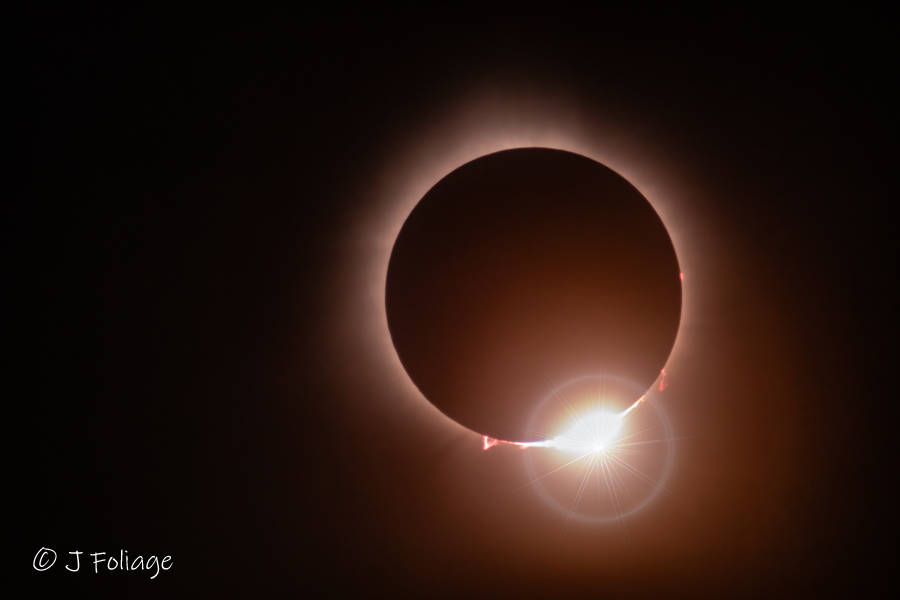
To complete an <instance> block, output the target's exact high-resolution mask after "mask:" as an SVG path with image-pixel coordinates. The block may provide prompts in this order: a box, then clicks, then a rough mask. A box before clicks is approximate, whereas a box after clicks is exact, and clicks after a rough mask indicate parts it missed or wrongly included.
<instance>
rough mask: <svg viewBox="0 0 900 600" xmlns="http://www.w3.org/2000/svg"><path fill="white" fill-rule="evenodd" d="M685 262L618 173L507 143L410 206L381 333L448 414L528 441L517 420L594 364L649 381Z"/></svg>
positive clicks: (675, 318)
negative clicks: (556, 387)
mask: <svg viewBox="0 0 900 600" xmlns="http://www.w3.org/2000/svg"><path fill="white" fill-rule="evenodd" d="M679 271H680V269H679V266H678V259H677V257H676V256H675V249H674V248H673V246H672V241H671V239H670V238H669V234H668V232H667V231H666V229H665V227H664V226H663V223H662V221H661V220H660V218H659V216H658V215H657V214H656V212H655V211H654V210H653V207H651V206H650V204H649V203H648V202H647V200H646V199H645V198H644V197H643V196H642V195H641V194H640V192H638V191H637V190H636V189H635V188H634V186H632V185H631V184H630V183H628V182H627V181H626V180H625V179H624V178H622V177H621V176H620V175H618V174H617V173H615V172H614V171H612V170H610V169H608V168H607V167H605V166H603V165H601V164H599V163H597V162H595V161H593V160H591V159H589V158H585V157H584V156H580V155H577V154H572V153H570V152H563V151H560V150H548V149H543V148H522V149H517V150H507V151H503V152H498V153H496V154H491V155H488V156H484V157H482V158H479V159H476V160H474V161H472V162H469V163H467V164H465V165H463V166H462V167H460V168H458V169H457V170H455V171H453V172H452V173H450V174H449V175H447V176H446V177H444V178H443V179H442V180H441V181H439V182H438V183H437V184H436V185H435V186H434V187H433V188H432V189H431V190H430V191H429V192H428V193H427V194H426V195H425V197H424V198H423V199H422V201H421V202H419V204H418V205H417V206H416V207H415V209H414V210H413V211H412V213H411V214H410V215H409V218H408V219H407V220H406V223H405V224H404V225H403V228H402V230H401V231H400V235H399V236H398V238H397V241H396V243H395V244H394V249H393V252H392V254H391V260H390V264H389V267H388V276H387V290H386V308H387V317H388V326H389V327H390V331H391V337H392V339H393V342H394V347H395V348H396V349H397V353H398V354H399V356H400V360H401V361H402V363H403V366H404V368H405V369H406V372H407V373H408V374H409V376H410V377H411V378H412V380H413V382H414V383H415V384H416V386H417V387H418V388H419V390H421V392H422V393H423V394H424V395H425V397H426V398H428V400H429V401H431V402H432V403H433V404H434V405H435V406H436V407H437V408H438V409H440V410H441V411H442V412H443V413H444V414H445V415H447V416H448V417H450V418H451V419H453V420H455V421H456V422H458V423H460V424H462V425H464V426H466V427H468V428H470V429H472V430H473V431H476V432H478V433H481V434H485V435H490V436H493V437H498V438H502V439H507V440H528V439H534V436H533V435H531V434H529V433H528V432H525V431H524V430H523V428H525V427H526V426H527V423H528V420H529V418H530V417H531V415H532V413H533V411H534V409H535V407H536V406H537V404H538V403H540V401H541V400H542V399H543V398H545V397H546V395H547V393H548V392H549V390H550V387H549V385H550V384H556V385H562V384H564V383H565V382H567V381H570V380H572V379H574V378H577V377H583V376H585V375H589V374H596V373H600V372H603V373H608V374H610V375H615V376H618V377H624V378H627V379H629V380H631V381H633V382H635V383H636V384H638V385H639V386H640V387H641V389H648V388H649V387H650V386H651V385H652V384H653V382H654V380H655V379H656V377H657V376H658V375H659V372H660V369H662V368H663V367H664V366H665V363H666V360H667V359H668V356H669V353H670V352H671V350H672V346H673V344H674V342H675V336H676V334H677V332H678V324H679V320H680V316H681V281H680V277H679ZM639 396H640V393H638V392H633V397H632V396H629V397H627V398H625V397H623V398H619V399H617V400H618V401H620V402H621V403H622V404H623V408H624V404H626V403H629V402H632V401H634V400H635V399H637V397H639ZM576 400H577V399H576Z"/></svg>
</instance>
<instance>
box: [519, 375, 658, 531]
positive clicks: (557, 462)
mask: <svg viewBox="0 0 900 600" xmlns="http://www.w3.org/2000/svg"><path fill="white" fill-rule="evenodd" d="M591 379H597V380H603V379H606V380H611V381H616V382H619V383H622V384H624V385H626V386H628V387H631V388H632V389H634V390H635V391H636V392H640V391H642V390H641V388H640V386H638V385H635V384H634V383H632V382H630V381H628V380H626V379H623V378H621V377H614V376H610V375H603V376H586V377H581V378H579V379H575V380H572V381H570V382H568V383H566V384H564V385H562V386H559V388H558V390H565V389H566V388H567V387H568V386H570V385H572V384H577V383H579V382H583V381H586V380H591ZM558 394H559V391H552V392H550V393H549V394H548V395H547V397H546V398H544V400H543V401H542V402H541V404H540V405H539V406H538V408H537V410H535V412H534V414H533V415H532V417H531V421H530V423H529V426H528V427H529V429H530V430H532V431H538V430H539V422H540V421H541V420H542V417H543V415H544V413H546V412H547V411H548V409H550V408H551V407H554V406H556V404H557V402H558ZM595 400H596V401H601V402H602V401H603V400H604V399H602V398H597V399H595ZM639 404H640V410H639V411H634V409H632V410H628V411H615V410H613V409H611V408H610V407H608V406H601V407H599V408H594V409H593V410H590V411H588V412H587V413H585V414H575V415H573V414H572V413H571V412H569V411H568V410H567V411H563V414H565V415H566V417H565V419H566V426H565V428H564V429H563V432H562V433H561V434H560V435H559V436H557V437H555V438H554V440H553V441H554V445H553V448H552V449H549V450H543V449H536V450H538V451H543V452H547V453H550V452H554V451H558V453H557V456H556V457H554V458H553V459H551V460H548V459H547V457H548V456H552V455H549V454H543V455H541V459H542V461H541V462H542V463H543V464H544V470H542V471H540V470H539V469H538V468H537V466H536V462H538V461H537V460H536V456H535V455H534V454H533V453H532V452H531V451H530V450H526V454H525V468H526V472H527V474H528V480H529V481H530V482H532V483H531V485H530V487H532V488H534V490H535V491H536V492H537V493H538V495H539V496H540V497H541V499H542V500H544V502H546V503H547V504H548V505H549V506H550V507H551V508H553V509H554V510H556V511H557V512H559V513H561V514H564V515H566V517H567V519H571V520H577V521H581V522H584V523H595V524H600V523H610V522H615V521H621V520H622V519H624V518H625V517H627V516H629V515H632V514H634V513H636V512H637V511H639V510H641V509H642V508H644V507H645V506H647V505H648V504H649V503H650V502H651V501H652V500H653V499H654V498H656V497H657V496H659V495H660V493H663V492H664V490H665V485H666V481H667V480H668V478H669V475H671V473H672V464H673V462H674V454H675V442H674V437H675V436H674V432H673V429H672V425H671V423H670V422H669V419H668V417H667V416H666V414H665V411H664V410H663V408H662V407H661V406H660V403H659V402H658V401H657V400H655V399H654V398H653V396H652V395H648V396H647V397H646V399H645V400H644V401H643V402H639ZM647 405H649V407H652V410H649V409H648V408H646V407H647ZM635 406H637V405H635ZM635 423H639V425H635ZM642 434H644V435H642ZM650 445H652V446H655V447H657V448H660V450H659V451H658V452H656V453H655V454H654V455H653V456H651V457H650V462H652V463H655V464H654V465H653V466H654V467H655V470H657V471H658V473H656V474H648V473H647V472H646V471H645V470H642V469H643V467H637V466H635V465H634V464H633V463H632V462H631V458H630V457H629V454H631V453H632V452H634V451H635V450H636V449H637V448H646V447H649V446H650ZM622 451H624V453H625V454H624V455H619V453H620V452H622ZM645 458H646V457H645ZM554 474H558V475H559V477H560V478H561V479H568V480H569V484H568V485H567V486H566V489H567V490H569V489H570V488H571V486H572V482H576V483H575V487H574V488H571V489H572V490H574V489H578V495H577V497H576V499H575V500H574V501H573V502H571V501H570V502H571V504H570V505H568V506H566V505H565V504H563V500H562V499H561V497H560V494H559V493H554V492H553V491H551V489H550V488H551V487H553V482H549V481H548V476H550V475H554ZM579 478H581V484H580V485H579V484H578V483H577V482H578V481H579ZM629 479H630V481H626V480H629ZM593 485H596V486H597V488H598V489H597V491H598V492H599V494H600V495H601V496H607V495H608V499H609V500H610V503H611V508H610V509H609V512H611V514H600V515H597V514H590V512H589V511H586V510H584V508H585V506H587V505H588V502H584V504H583V505H581V506H579V505H580V504H581V502H583V500H582V493H581V489H579V488H582V489H583V488H586V487H592V486H593ZM555 491H556V492H559V490H555ZM563 491H566V490H563Z"/></svg>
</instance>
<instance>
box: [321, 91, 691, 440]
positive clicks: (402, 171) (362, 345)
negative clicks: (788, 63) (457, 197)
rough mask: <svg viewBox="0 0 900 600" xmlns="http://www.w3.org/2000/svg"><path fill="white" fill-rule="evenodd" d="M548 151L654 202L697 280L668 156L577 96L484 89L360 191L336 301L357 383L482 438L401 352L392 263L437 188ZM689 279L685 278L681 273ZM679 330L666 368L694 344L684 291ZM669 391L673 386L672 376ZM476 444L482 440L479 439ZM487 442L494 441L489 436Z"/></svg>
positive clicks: (425, 130) (683, 197)
mask: <svg viewBox="0 0 900 600" xmlns="http://www.w3.org/2000/svg"><path fill="white" fill-rule="evenodd" d="M528 147H542V148H550V149H558V150H565V151H569V152H574V153H577V154H581V155H583V156H586V157H588V158H591V159H593V160H595V161H597V162H599V163H601V164H603V165H606V166H607V167H609V168H611V169H613V170H614V171H615V172H617V173H619V174H620V175H621V176H622V177H624V178H625V179H626V180H628V181H629V182H630V183H631V184H632V185H634V186H635V187H636V188H637V189H638V190H639V191H640V192H641V194H643V195H644V197H645V198H646V199H647V200H648V201H649V202H650V204H651V205H652V206H653V208H654V209H655V210H656V212H657V213H658V214H659V216H660V218H661V219H662V221H663V223H664V225H665V226H666V229H667V230H668V232H669V235H670V237H671V239H672V243H673V245H674V247H675V251H676V254H677V256H678V260H679V264H681V265H682V267H683V270H684V271H685V272H687V273H688V280H689V281H690V280H691V278H690V274H691V271H692V267H693V265H695V264H696V263H697V259H696V258H695V257H697V258H699V257H700V256H701V253H702V249H701V248H699V247H695V246H696V245H697V243H696V242H693V241H692V238H694V237H696V236H695V235H692V234H694V231H692V226H693V227H696V225H695V224H691V223H689V222H688V221H687V215H686V214H684V213H685V210H684V206H685V204H686V203H688V202H687V200H688V197H689V195H690V194H689V192H688V191H687V189H686V188H687V187H688V186H687V185H685V184H684V183H683V182H682V180H681V178H680V176H679V175H678V174H677V171H676V170H675V169H673V168H672V167H671V166H669V165H668V164H667V161H668V160H669V159H668V157H667V156H665V153H664V152H663V150H661V149H660V148H659V147H658V145H657V144H654V143H653V142H652V140H649V139H644V140H642V139H641V136H640V135H639V134H635V133H634V132H633V131H628V127H627V125H623V124H621V123H620V122H619V123H617V124H613V123H612V121H610V120H608V119H607V118H604V116H603V115H600V114H598V113H597V112H596V111H593V112H592V111H591V110H584V109H583V108H582V107H580V106H579V105H578V103H577V102H576V101H574V100H570V99H566V98H559V97H556V98H553V97H549V96H547V95H543V96H538V95H534V94H509V95H505V94H503V93H491V92H484V93H480V94H475V95H472V96H470V97H468V98H464V99H462V100H461V101H460V102H459V103H457V108H456V109H455V110H451V111H448V112H446V113H445V114H444V115H443V116H438V117H437V118H434V119H433V120H432V121H430V123H428V124H424V125H422V126H421V127H420V128H419V129H418V130H417V131H416V130H415V128H411V133H409V134H408V135H406V136H405V137H403V138H402V139H398V140H395V141H394V143H393V144H389V145H388V147H387V148H386V149H385V151H384V152H383V154H382V156H383V159H382V161H381V162H380V163H379V164H378V165H377V168H375V169H374V170H373V174H372V175H371V176H370V177H369V178H368V179H367V181H366V186H365V188H364V189H360V191H359V192H358V194H359V204H358V207H359V212H357V213H356V214H355V215H353V220H352V222H351V223H350V228H349V230H348V236H347V237H346V238H344V240H343V242H342V248H341V249H340V253H341V254H340V257H339V258H340V260H341V263H342V266H341V268H340V269H338V273H339V274H338V276H337V280H336V282H337V286H338V293H337V297H338V298H339V299H340V301H339V302H338V303H337V304H336V305H335V306H334V307H333V309H332V310H334V311H335V312H334V317H335V318H334V320H333V321H332V322H331V323H332V324H331V327H333V328H334V331H336V332H337V333H338V334H339V335H338V336H337V338H339V339H340V340H342V342H341V348H340V349H339V352H340V353H341V355H342V360H341V361H340V362H342V363H344V364H346V363H347V362H348V361H347V357H348V356H352V357H353V358H354V359H355V361H356V362H355V364H354V365H353V366H352V368H353V369H356V370H357V373H356V374H357V377H356V378H355V380H354V381H357V382H360V381H363V382H366V384H367V385H371V386H377V387H378V388H379V389H380V390H381V391H382V393H384V394H385V398H390V402H391V403H393V409H394V410H397V409H398V408H399V409H400V410H401V411H403V412H404V413H405V414H407V415H410V416H411V418H415V419H419V420H420V421H419V422H420V423H421V424H422V426H425V425H426V424H427V423H430V424H431V425H432V426H434V427H442V428H449V430H453V431H456V432H457V433H458V434H462V435H471V436H472V438H473V441H474V440H477V439H479V438H482V436H481V435H480V434H477V433H475V432H471V431H470V430H468V429H466V428H464V427H463V426H461V425H459V424H457V423H456V422H454V421H453V420H451V419H449V418H447V417H445V416H444V415H443V414H442V413H440V411H438V410H437V408H435V407H434V406H433V405H432V404H431V403H430V402H428V400H427V399H426V398H425V397H424V396H423V395H422V394H421V393H420V392H419V391H418V389H417V388H416V387H415V385H414V384H413V382H412V380H411V379H410V378H409V376H408V375H407V373H406V371H405V370H404V368H403V365H402V364H401V362H400V359H399V356H398V355H397V352H396V350H395V349H394V346H393V342H392V340H391V335H390V332H389V330H388V323H387V314H386V310H385V285H386V281H387V270H388V262H389V260H390V257H391V251H392V249H393V246H394V242H395V241H396V239H397V236H398V235H399V232H400V229H401V227H402V226H403V224H404V222H405V221H406V218H407V217H408V216H409V214H410V212H411V211H412V209H413V208H414V207H415V205H416V204H417V203H418V202H419V201H420V200H421V199H422V198H423V196H424V195H425V194H426V192H428V191H429V190H430V189H431V187H432V186H434V185H435V184H436V183H437V182H438V181H440V180H441V179H442V178H443V177H444V176H446V175H447V174H448V173H450V172H452V171H454V170H455V169H457V168H458V167H460V166H462V165H463V164H465V163H467V162H469V161H471V160H474V159H476V158H479V157H481V156H485V155H487V154H492V153H494V152H498V151H501V150H508V149H513V148H528ZM682 279H684V275H683V274H682ZM682 294H683V296H682V314H681V324H680V327H679V332H678V335H677V338H676V340H675V344H674V347H673V349H672V353H671V355H670V357H669V360H668V362H667V364H666V367H667V368H669V370H670V371H674V370H675V369H673V368H672V367H673V365H675V366H676V368H677V364H678V362H679V358H680V357H681V356H682V354H683V353H684V350H685V347H686V345H687V344H688V341H687V339H686V334H685V332H686V331H687V332H690V330H691V327H690V326H691V323H692V316H693V315H694V314H695V308H694V307H695V301H694V296H693V295H692V293H691V286H690V285H688V286H686V287H685V288H683V290H682ZM659 385H660V387H661V388H664V387H665V385H666V380H665V378H664V379H663V380H662V381H661V382H660V384H659ZM475 443H477V442H475ZM482 443H483V444H484V445H485V446H487V444H488V443H489V440H487V439H483V440H482Z"/></svg>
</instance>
